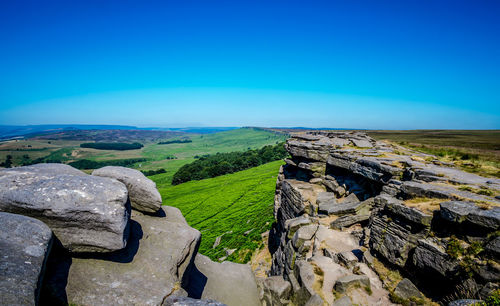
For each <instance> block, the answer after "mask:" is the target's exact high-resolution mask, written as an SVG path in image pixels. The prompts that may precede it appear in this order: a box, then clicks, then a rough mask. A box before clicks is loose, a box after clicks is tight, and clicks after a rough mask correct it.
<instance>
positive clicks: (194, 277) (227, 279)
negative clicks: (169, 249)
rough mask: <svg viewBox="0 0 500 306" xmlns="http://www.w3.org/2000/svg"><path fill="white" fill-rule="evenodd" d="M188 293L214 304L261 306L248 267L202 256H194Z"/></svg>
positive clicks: (251, 273) (253, 279)
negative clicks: (216, 302) (214, 301)
mask: <svg viewBox="0 0 500 306" xmlns="http://www.w3.org/2000/svg"><path fill="white" fill-rule="evenodd" d="M187 291H188V293H189V296H193V297H196V298H202V299H212V300H217V301H219V302H222V303H224V304H227V305H229V306H238V305H248V306H252V305H255V306H258V305H260V301H259V292H258V290H257V284H256V282H255V277H254V275H253V272H252V270H251V268H250V266H249V265H244V264H237V263H232V262H228V261H224V262H222V263H218V262H213V261H212V260H210V258H208V257H207V256H204V255H201V254H198V255H196V258H195V261H194V266H193V269H192V270H191V273H190V275H189V286H188V288H187Z"/></svg>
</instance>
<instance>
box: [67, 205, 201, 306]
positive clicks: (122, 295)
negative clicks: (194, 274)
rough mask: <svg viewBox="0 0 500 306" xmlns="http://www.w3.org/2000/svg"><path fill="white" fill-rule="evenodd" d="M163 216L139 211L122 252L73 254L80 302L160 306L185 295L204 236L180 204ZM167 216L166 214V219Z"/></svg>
mask: <svg viewBox="0 0 500 306" xmlns="http://www.w3.org/2000/svg"><path fill="white" fill-rule="evenodd" d="M162 212H163V214H162V215H163V216H149V215H144V214H142V213H140V212H136V211H133V213H132V220H133V221H131V237H130V241H129V244H128V245H127V247H126V248H125V249H123V250H121V251H118V252H114V253H110V254H103V255H102V256H99V257H97V258H95V257H94V258H87V257H86V258H73V259H72V264H71V266H70V269H69V276H68V284H67V287H66V291H67V296H68V301H69V302H71V303H75V304H78V305H116V304H133V305H160V304H161V303H162V301H163V300H164V299H165V298H166V297H168V296H171V295H179V294H180V295H182V294H185V293H183V290H182V289H181V285H183V282H184V283H186V282H187V274H188V273H186V269H188V267H189V264H190V262H191V261H192V258H193V256H194V255H195V253H196V248H197V245H198V243H199V240H200V237H201V235H200V232H198V231H197V230H195V229H193V228H191V227H190V226H189V225H188V224H187V223H186V221H185V219H184V217H183V216H182V214H181V212H180V211H179V210H178V209H177V208H173V207H168V206H163V207H162ZM165 215H166V217H165Z"/></svg>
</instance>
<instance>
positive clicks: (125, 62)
mask: <svg viewBox="0 0 500 306" xmlns="http://www.w3.org/2000/svg"><path fill="white" fill-rule="evenodd" d="M499 20H500V1H497V0H490V1H481V0H469V1H459V0H451V1H440V0H415V1H412V0H405V1H401V0H398V1H383V0H377V1H375V0H373V1H313V0H307V1H293V0H286V1H273V0H266V1H258V0H249V1H235V0H231V1H203V0H198V1H193V0H178V1H124V0H120V1H101V0H97V1H90V0H85V1H67V0H64V1H50V0H46V1H39V0H35V1H24V0H16V1H0V124H57V123H59V124H68V123H69V124H71V123H80V124H129V125H138V126H165V127H169V126H170V127H174V126H246V125H257V126H310V127H337V128H369V129H371V128H375V129H412V128H456V129H460V128H463V129H473V128H477V129H498V128H500V21H499Z"/></svg>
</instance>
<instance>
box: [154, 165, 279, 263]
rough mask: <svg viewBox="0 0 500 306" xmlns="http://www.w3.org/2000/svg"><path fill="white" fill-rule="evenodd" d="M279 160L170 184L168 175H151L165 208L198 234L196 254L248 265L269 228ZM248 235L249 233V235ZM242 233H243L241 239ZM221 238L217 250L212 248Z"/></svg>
mask: <svg viewBox="0 0 500 306" xmlns="http://www.w3.org/2000/svg"><path fill="white" fill-rule="evenodd" d="M282 164H283V162H282V161H275V162H271V163H268V164H264V165H261V166H258V167H255V168H251V169H248V170H244V171H240V172H237V173H233V174H227V175H223V176H219V177H215V178H210V179H205V180H200V181H191V182H187V183H184V184H180V185H177V186H172V185H170V183H169V181H168V179H165V177H166V176H168V174H157V175H153V176H150V178H151V179H153V180H154V181H155V182H156V183H157V186H158V189H159V190H160V193H161V195H162V198H163V204H164V205H170V206H174V207H177V208H179V209H180V210H181V211H182V214H183V215H184V217H185V218H186V220H187V222H188V223H189V225H190V226H192V227H194V228H196V229H198V230H199V231H200V232H201V233H202V240H201V245H200V252H201V253H202V254H204V255H207V256H209V257H210V258H212V259H213V260H218V259H219V258H221V257H224V256H226V251H225V248H226V249H236V251H235V252H234V253H233V254H232V255H230V256H229V257H228V258H227V260H231V261H234V262H247V261H248V260H249V259H250V256H251V255H252V253H253V251H254V250H255V249H258V248H260V247H262V238H261V233H263V232H265V231H267V230H269V229H270V227H271V224H272V222H273V221H274V217H273V202H274V191H275V184H276V178H277V175H278V171H279V167H280V165H282ZM248 231H250V232H248ZM245 232H247V234H245ZM220 235H223V236H222V239H221V242H220V244H219V246H217V247H216V248H215V249H214V248H212V246H213V244H214V242H215V240H216V238H217V237H218V236H220Z"/></svg>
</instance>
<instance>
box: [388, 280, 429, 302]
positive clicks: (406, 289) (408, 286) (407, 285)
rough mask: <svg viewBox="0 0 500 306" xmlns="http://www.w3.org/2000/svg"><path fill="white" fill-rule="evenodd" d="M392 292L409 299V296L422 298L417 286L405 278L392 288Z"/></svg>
mask: <svg viewBox="0 0 500 306" xmlns="http://www.w3.org/2000/svg"><path fill="white" fill-rule="evenodd" d="M394 294H395V295H397V296H398V297H400V298H402V299H404V300H409V299H410V298H422V297H423V295H422V293H420V291H418V288H417V287H415V285H414V284H413V283H412V282H411V281H410V280H409V279H407V278H403V279H402V280H401V281H400V282H399V283H398V284H397V286H396V288H395V289H394Z"/></svg>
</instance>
